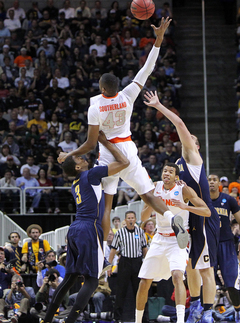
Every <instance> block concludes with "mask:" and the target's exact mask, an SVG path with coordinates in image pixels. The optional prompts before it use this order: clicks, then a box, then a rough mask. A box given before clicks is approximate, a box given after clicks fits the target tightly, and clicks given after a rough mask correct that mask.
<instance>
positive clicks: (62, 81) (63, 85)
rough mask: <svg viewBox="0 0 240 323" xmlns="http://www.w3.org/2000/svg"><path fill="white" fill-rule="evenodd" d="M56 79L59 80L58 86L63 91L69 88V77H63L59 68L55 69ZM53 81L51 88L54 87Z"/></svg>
mask: <svg viewBox="0 0 240 323" xmlns="http://www.w3.org/2000/svg"><path fill="white" fill-rule="evenodd" d="M54 78H56V79H57V80H58V86H59V87H60V88H61V89H64V90H65V89H66V88H67V87H69V79H68V78H67V77H63V76H62V75H61V71H60V69H59V68H56V69H55V73H54ZM54 78H53V79H54ZM53 79H51V81H50V87H52V84H53Z"/></svg>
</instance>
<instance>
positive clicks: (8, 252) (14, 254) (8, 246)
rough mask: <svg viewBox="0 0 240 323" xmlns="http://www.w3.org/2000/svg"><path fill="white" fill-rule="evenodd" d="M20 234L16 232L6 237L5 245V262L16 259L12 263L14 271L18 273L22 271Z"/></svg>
mask: <svg viewBox="0 0 240 323" xmlns="http://www.w3.org/2000/svg"><path fill="white" fill-rule="evenodd" d="M20 239H21V237H20V234H19V233H18V232H17V231H12V232H11V233H10V234H9V235H8V240H9V243H5V257H6V261H7V262H8V261H9V260H13V259H17V260H16V261H15V263H14V268H15V270H16V271H17V272H18V273H20V272H21V271H22V265H21V258H22V247H20V245H19V244H20Z"/></svg>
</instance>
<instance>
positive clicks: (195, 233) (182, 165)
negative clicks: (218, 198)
mask: <svg viewBox="0 0 240 323" xmlns="http://www.w3.org/2000/svg"><path fill="white" fill-rule="evenodd" d="M177 164H178V166H179V171H180V173H179V178H180V179H181V180H183V181H184V182H185V183H186V184H187V185H188V186H190V187H191V188H192V189H193V190H194V191H195V192H196V193H197V195H198V196H199V197H200V198H202V199H203V201H204V202H205V203H206V204H207V206H208V207H209V209H210V211H211V216H210V217H203V216H199V215H196V214H194V213H190V215H189V233H190V234H191V238H192V245H191V250H190V258H191V259H192V266H193V268H195V265H196V263H197V262H198V259H199V257H200V255H201V254H202V251H203V249H204V246H205V244H206V243H207V244H208V246H209V248H208V249H209V253H210V254H209V257H210V263H211V265H212V266H213V265H214V264H215V262H216V261H217V245H218V242H219V231H220V230H219V227H220V220H219V216H218V214H217V212H216V210H215V209H214V207H213V205H212V200H211V198H210V192H209V184H208V180H207V176H206V172H205V168H204V165H203V164H202V167H201V172H200V177H199V181H198V182H197V181H196V180H195V179H194V178H193V177H192V175H191V173H190V171H189V169H188V166H187V164H186V161H185V159H184V158H183V157H181V158H180V159H179V160H178V161H177ZM190 205H191V203H190ZM205 231H206V233H205ZM206 239H207V240H206ZM206 259H208V257H206Z"/></svg>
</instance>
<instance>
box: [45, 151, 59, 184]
mask: <svg viewBox="0 0 240 323" xmlns="http://www.w3.org/2000/svg"><path fill="white" fill-rule="evenodd" d="M42 169H44V170H45V171H46V173H47V177H48V178H49V179H50V180H51V181H52V183H53V184H54V185H55V186H56V182H57V179H58V178H61V177H62V169H61V168H60V167H59V165H58V164H55V163H54V156H53V154H49V155H48V157H47V164H45V165H43V166H42Z"/></svg>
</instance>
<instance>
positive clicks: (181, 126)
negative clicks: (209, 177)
mask: <svg viewBox="0 0 240 323" xmlns="http://www.w3.org/2000/svg"><path fill="white" fill-rule="evenodd" d="M144 96H145V98H146V101H144V103H145V104H146V105H148V106H151V107H154V108H155V109H157V110H158V111H160V112H162V114H164V115H165V117H167V118H168V119H169V120H170V121H171V122H172V123H173V124H174V126H175V127H176V129H177V133H178V135H179V138H180V141H181V143H182V149H183V155H184V153H185V152H186V154H187V155H188V156H189V154H190V155H191V156H190V157H191V158H190V160H191V161H192V162H193V164H195V163H196V164H199V163H200V164H201V163H202V160H201V156H200V155H199V153H198V146H197V145H196V142H195V139H196V138H194V136H193V135H191V133H190V132H189V130H188V128H187V127H186V125H185V123H184V122H183V121H182V119H181V118H179V117H178V116H177V115H176V114H175V113H173V112H172V111H170V110H168V109H167V108H166V107H165V106H164V105H162V104H161V103H160V101H159V99H158V95H157V92H156V91H155V93H153V92H152V91H151V92H146V94H145V95H144Z"/></svg>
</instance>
